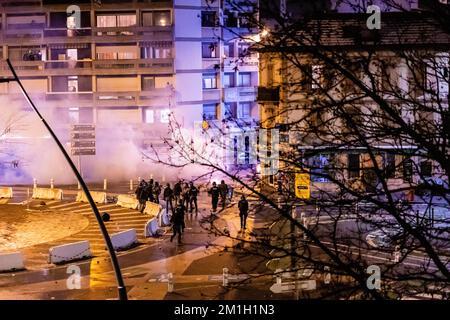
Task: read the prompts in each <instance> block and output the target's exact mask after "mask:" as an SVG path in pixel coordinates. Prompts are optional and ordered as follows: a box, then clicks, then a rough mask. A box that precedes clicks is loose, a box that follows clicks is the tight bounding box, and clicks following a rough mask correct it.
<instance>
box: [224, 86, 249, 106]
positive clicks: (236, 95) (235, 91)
mask: <svg viewBox="0 0 450 320" xmlns="http://www.w3.org/2000/svg"><path fill="white" fill-rule="evenodd" d="M223 98H224V101H225V102H238V101H242V102H245V101H250V102H251V101H255V100H256V88H255V87H230V88H224V89H223Z"/></svg>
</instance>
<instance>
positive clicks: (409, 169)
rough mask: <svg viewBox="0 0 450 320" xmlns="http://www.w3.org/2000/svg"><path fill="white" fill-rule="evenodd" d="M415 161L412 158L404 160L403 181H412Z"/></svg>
mask: <svg viewBox="0 0 450 320" xmlns="http://www.w3.org/2000/svg"><path fill="white" fill-rule="evenodd" d="M412 176H413V161H412V159H411V158H406V159H405V160H403V181H405V182H412Z"/></svg>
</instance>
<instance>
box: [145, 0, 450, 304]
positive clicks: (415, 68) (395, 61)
mask: <svg viewBox="0 0 450 320" xmlns="http://www.w3.org/2000/svg"><path fill="white" fill-rule="evenodd" d="M287 2H288V5H289V4H292V5H293V7H291V8H289V6H288V8H287V9H283V8H281V10H280V6H279V5H278V2H275V1H269V0H267V1H264V0H261V1H259V6H254V8H255V9H254V13H255V14H254V15H248V17H247V19H249V20H248V21H250V22H249V28H256V29H258V30H261V37H259V39H257V40H256V41H255V40H254V38H252V39H253V40H252V39H250V37H246V36H243V35H242V32H241V33H238V32H236V37H239V39H243V40H246V41H253V43H252V48H251V49H252V50H254V51H256V52H258V53H259V57H260V77H261V79H260V88H259V99H258V100H259V102H260V114H261V131H262V132H264V134H266V133H267V130H269V131H270V130H275V131H273V132H277V133H278V134H279V137H280V141H279V143H278V144H277V145H276V147H274V145H273V142H276V141H275V136H274V135H271V136H270V137H269V138H268V139H267V141H266V140H263V141H261V139H260V140H259V144H258V148H259V157H256V158H259V159H258V160H259V163H260V165H261V167H262V169H261V170H262V171H261V172H262V174H259V173H258V172H257V171H256V170H254V171H252V172H249V170H248V168H245V170H243V168H242V166H239V165H235V163H233V161H232V163H231V166H230V163H228V162H227V161H224V160H223V159H224V156H225V159H227V157H226V156H227V155H230V152H231V153H233V137H232V136H230V135H229V134H228V132H227V130H226V129H227V123H229V122H236V121H235V119H224V120H223V121H222V122H220V123H213V122H208V121H205V125H204V128H202V129H199V131H198V132H197V133H198V134H197V136H195V137H194V136H189V135H187V134H186V132H184V131H183V128H181V127H180V125H179V124H178V122H177V121H176V119H174V118H172V119H171V123H170V132H171V134H172V136H173V137H174V138H173V139H171V140H166V141H165V143H166V144H167V145H168V146H169V148H170V149H171V150H172V155H171V158H170V159H169V158H166V159H162V157H160V156H159V155H158V154H157V152H156V150H155V155H153V156H151V157H153V158H154V159H155V161H158V162H161V163H165V164H167V165H171V166H178V167H183V166H189V165H192V164H197V165H201V166H203V167H205V168H208V169H209V170H210V172H211V173H213V172H220V173H221V174H223V175H224V176H228V178H229V179H231V180H233V181H234V183H235V185H236V186H237V188H238V189H239V190H240V192H242V193H245V194H250V195H253V197H255V198H256V199H257V200H255V201H254V202H253V205H252V210H253V211H254V214H255V216H256V217H262V216H263V217H264V218H261V219H262V220H264V222H265V225H264V227H261V228H258V229H256V228H255V229H254V230H253V232H252V234H251V238H250V239H249V238H248V237H245V236H243V235H242V234H238V235H237V236H236V235H229V236H231V237H233V238H235V239H236V240H238V241H239V247H238V248H237V249H236V252H246V253H251V254H252V255H254V256H258V257H261V259H262V260H263V261H267V262H268V264H267V267H268V270H271V271H272V272H273V273H275V274H280V273H283V272H286V270H288V271H291V272H297V271H299V270H303V277H304V278H305V277H306V278H312V279H316V280H317V281H318V283H319V284H320V285H319V290H317V292H316V293H315V296H317V297H321V298H327V297H332V298H344V299H345V298H375V299H386V298H388V299H389V298H407V297H411V296H414V295H417V294H424V293H430V294H432V295H433V297H434V298H443V299H444V298H447V297H448V295H447V294H446V292H448V289H449V287H450V284H449V281H450V271H449V258H448V257H449V253H450V251H449V249H450V244H449V242H448V237H449V232H450V229H449V224H448V222H449V221H448V220H449V207H450V203H449V200H450V192H449V185H448V177H449V174H450V156H449V154H450V153H449V139H450V129H449V126H450V123H449V121H450V118H449V110H448V99H449V72H450V71H449V49H450V34H449V30H448V29H447V26H446V24H445V21H448V18H450V15H448V9H447V8H446V7H441V6H439V5H438V4H435V3H433V2H430V4H429V6H427V7H426V8H425V9H426V10H424V11H421V12H407V11H406V8H405V7H404V6H402V5H400V4H399V1H384V2H383V3H384V5H385V6H390V8H391V11H396V12H390V13H382V14H381V28H380V29H370V28H368V25H367V20H368V18H369V16H370V15H371V14H370V13H369V14H367V13H366V9H367V8H366V7H365V6H362V7H361V4H360V2H358V3H359V7H358V10H359V12H361V14H348V15H339V14H334V13H332V12H329V11H330V10H331V7H330V6H329V4H327V2H326V1H324V2H323V3H322V2H320V1H318V2H317V3H316V4H315V6H310V7H307V6H306V5H305V6H303V5H301V4H298V2H290V1H287ZM340 2H341V4H342V3H344V4H345V0H344V1H340ZM350 2H351V3H349V5H353V3H354V1H350ZM301 3H302V2H301ZM305 3H306V2H305ZM297 4H298V5H297ZM250 5H254V1H250V0H249V1H240V2H239V3H236V4H234V10H238V11H239V10H241V11H242V12H243V11H244V9H243V8H244V7H245V12H246V14H248V6H250ZM355 10H356V9H355ZM327 11H328V12H327ZM289 12H291V13H296V14H288V13H289ZM256 13H258V14H256ZM445 15H446V16H445ZM263 18H264V19H263ZM224 27H227V26H226V25H225V26H224ZM230 30H231V31H234V29H230ZM235 125H236V123H235ZM262 129H264V130H262ZM242 134H243V135H246V134H247V135H248V134H253V133H250V132H243V133H242ZM274 148H276V149H279V159H276V161H275V160H274V159H273V157H272V154H273V152H274ZM234 162H236V161H234ZM275 162H276V163H278V165H277V167H276V171H277V172H276V173H271V172H269V173H267V171H266V170H265V168H266V167H273V165H274V163H275ZM301 174H303V175H305V174H306V176H307V177H309V178H310V179H311V183H310V184H309V188H310V197H306V198H299V197H298V192H297V194H296V191H298V190H296V188H298V184H296V183H295V181H296V178H298V177H299V176H300V175H301ZM210 226H211V227H212V229H213V231H214V232H216V233H221V232H222V233H223V230H220V229H217V228H216V229H214V221H211V224H210ZM225 234H226V235H228V232H226V233H225ZM236 254H237V253H236ZM377 268H379V270H380V274H381V285H380V286H378V282H377V281H373V282H371V281H372V280H374V279H375V278H374V277H371V275H372V272H373V270H375V271H376V270H378V269H377ZM305 270H308V272H305ZM309 271H310V272H309ZM265 275H266V274H265ZM265 275H264V276H265ZM330 276H331V282H330V281H328V280H329V279H328V280H327V277H330ZM375 280H377V279H375ZM270 281H272V280H270Z"/></svg>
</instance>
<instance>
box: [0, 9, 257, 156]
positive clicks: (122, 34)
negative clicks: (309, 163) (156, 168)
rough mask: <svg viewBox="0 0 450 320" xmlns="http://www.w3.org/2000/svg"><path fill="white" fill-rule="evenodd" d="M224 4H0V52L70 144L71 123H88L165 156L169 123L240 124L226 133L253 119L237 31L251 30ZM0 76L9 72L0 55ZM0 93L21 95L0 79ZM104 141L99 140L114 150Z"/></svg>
mask: <svg viewBox="0 0 450 320" xmlns="http://www.w3.org/2000/svg"><path fill="white" fill-rule="evenodd" d="M232 9H233V7H232V6H231V7H230V6H229V5H228V4H227V1H205V0H203V1H202V0H174V1H161V0H124V1H109V0H102V1H94V0H92V1H91V0H81V1H77V2H76V4H75V5H74V3H73V2H70V1H62V0H38V1H36V0H34V1H33V0H21V1H7V0H5V1H2V2H1V4H0V15H1V30H0V37H1V38H0V39H1V44H2V46H1V47H0V55H1V56H2V58H3V59H6V58H8V59H10V60H11V62H12V64H13V66H14V67H15V69H16V70H17V72H18V75H19V76H20V78H21V79H22V82H23V84H24V86H25V88H26V89H27V90H28V91H29V92H30V93H31V95H32V97H33V98H34V99H35V101H36V102H38V103H37V104H38V106H39V107H41V108H43V109H44V110H45V111H46V114H47V115H48V116H49V117H50V119H52V120H53V121H51V123H52V124H54V126H55V127H56V129H57V132H58V134H59V136H60V137H61V139H62V140H63V141H64V142H66V143H68V145H69V144H70V128H71V126H72V125H75V124H94V125H95V126H96V130H97V134H98V136H108V135H109V133H111V132H113V133H114V134H113V135H112V137H118V136H120V135H119V134H118V132H123V135H124V137H120V138H124V139H127V140H131V141H132V143H133V144H135V145H136V146H137V148H138V149H139V150H142V151H143V152H144V153H145V152H146V151H148V150H149V149H150V146H152V148H154V147H156V148H159V149H158V150H162V152H168V151H167V149H165V145H164V143H163V142H162V138H168V139H170V134H168V129H167V128H168V124H169V121H171V119H172V120H175V121H176V122H177V123H179V124H180V125H181V127H182V128H183V129H184V130H186V132H188V133H192V134H193V135H195V134H196V133H197V129H198V128H200V127H201V126H202V123H203V122H204V121H207V122H209V123H210V125H215V126H222V125H223V123H225V122H227V123H230V124H231V123H238V124H239V126H238V127H239V129H233V128H235V127H234V126H233V125H229V126H228V129H229V132H232V131H233V130H238V131H239V130H242V129H243V128H244V129H245V128H247V127H255V126H256V125H257V120H258V117H259V111H258V104H257V103H256V102H255V99H256V87H257V84H258V81H259V80H258V56H257V55H256V54H252V55H250V54H249V53H248V47H249V44H248V42H249V41H246V40H245V37H246V36H251V35H253V34H257V33H258V31H257V29H256V28H252V26H250V25H248V19H246V18H245V14H242V12H243V11H240V12H238V11H233V10H232ZM254 9H255V8H254V7H252V6H250V7H249V8H248V11H249V12H254ZM0 73H1V74H0V76H1V77H8V76H10V73H9V71H8V67H7V65H6V63H5V62H4V61H3V62H2V65H1V69H0ZM0 95H1V97H0V98H2V99H4V100H3V101H19V103H20V101H22V102H23V101H24V100H23V97H22V96H21V94H20V92H19V90H18V87H17V85H16V84H14V83H1V84H0ZM24 108H25V105H24ZM171 117H172V118H171ZM230 128H231V129H230ZM107 140H108V139H103V140H99V141H97V146H98V147H101V145H99V144H103V145H104V148H103V149H108V148H113V147H114V146H113V142H114V141H107ZM113 140H114V139H113ZM108 143H110V145H109V146H108V147H107V146H106V145H107V144H108ZM100 149H101V148H100ZM100 149H99V150H100ZM123 152H127V151H126V150H123ZM99 157H101V153H98V154H97V155H96V156H87V157H86V161H87V162H90V161H93V162H95V161H98V160H99V159H101V158H99Z"/></svg>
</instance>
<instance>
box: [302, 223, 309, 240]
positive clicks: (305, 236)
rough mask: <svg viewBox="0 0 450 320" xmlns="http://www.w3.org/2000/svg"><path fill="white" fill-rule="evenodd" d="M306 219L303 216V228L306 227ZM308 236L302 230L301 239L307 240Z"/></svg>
mask: <svg viewBox="0 0 450 320" xmlns="http://www.w3.org/2000/svg"><path fill="white" fill-rule="evenodd" d="M308 222H309V221H308V219H307V218H303V225H304V226H305V229H308ZM307 239H308V236H307V235H306V232H303V240H307Z"/></svg>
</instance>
